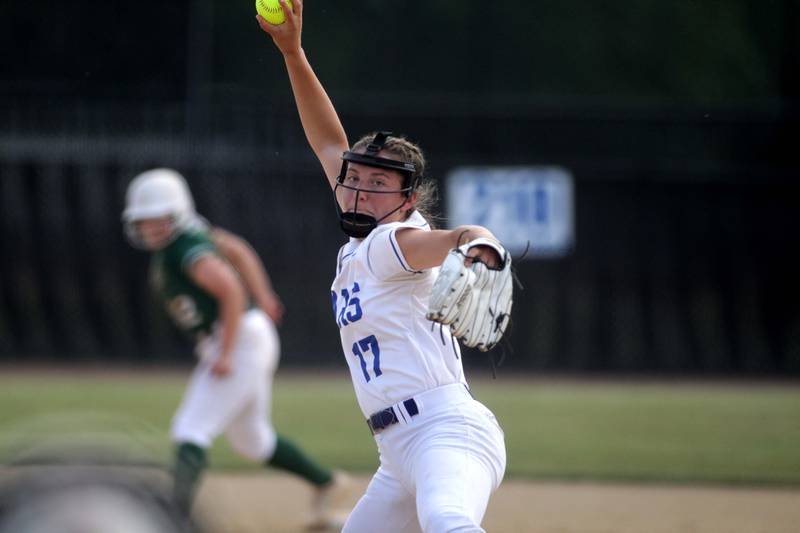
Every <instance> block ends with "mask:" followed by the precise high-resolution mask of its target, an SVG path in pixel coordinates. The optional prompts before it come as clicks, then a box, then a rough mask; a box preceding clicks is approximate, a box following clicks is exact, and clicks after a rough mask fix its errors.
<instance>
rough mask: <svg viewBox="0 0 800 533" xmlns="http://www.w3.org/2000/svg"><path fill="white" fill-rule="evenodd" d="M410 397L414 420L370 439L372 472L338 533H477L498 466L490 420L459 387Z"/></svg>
mask: <svg viewBox="0 0 800 533" xmlns="http://www.w3.org/2000/svg"><path fill="white" fill-rule="evenodd" d="M414 400H415V401H416V402H417V405H418V407H419V414H418V415H416V416H414V417H412V418H410V419H408V421H407V422H406V421H401V422H398V423H397V424H394V425H392V426H390V427H388V428H386V429H384V430H383V431H381V432H379V433H378V434H376V435H375V441H376V442H377V444H378V450H379V452H380V467H379V468H378V471H377V472H376V473H375V475H374V476H373V477H372V480H371V481H370V483H369V486H368V487H367V491H366V493H365V494H364V495H363V496H362V497H361V499H360V500H359V502H358V504H357V505H356V507H355V509H353V512H352V513H351V514H350V516H349V518H348V519H347V523H346V524H345V526H344V529H343V530H342V531H343V532H344V533H367V532H375V531H381V532H385V533H394V532H420V531H423V532H425V533H444V532H458V533H466V532H470V533H472V532H480V531H483V529H482V528H481V526H480V523H481V521H482V520H483V515H484V513H485V512H486V506H487V505H488V503H489V496H490V495H491V494H492V492H494V490H495V489H497V487H498V486H499V485H500V482H501V481H502V479H503V474H504V472H505V467H506V451H505V442H504V438H503V432H502V430H501V429H500V426H499V425H498V423H497V420H496V419H495V417H494V415H493V414H492V413H491V411H489V409H487V408H486V407H485V406H484V405H483V404H481V403H480V402H477V401H475V400H474V399H473V398H472V397H471V396H470V394H469V392H467V390H466V388H465V387H464V386H463V385H461V384H454V385H447V386H444V387H439V388H437V389H433V390H430V391H426V392H425V393H422V394H420V395H417V396H414ZM401 418H403V417H401Z"/></svg>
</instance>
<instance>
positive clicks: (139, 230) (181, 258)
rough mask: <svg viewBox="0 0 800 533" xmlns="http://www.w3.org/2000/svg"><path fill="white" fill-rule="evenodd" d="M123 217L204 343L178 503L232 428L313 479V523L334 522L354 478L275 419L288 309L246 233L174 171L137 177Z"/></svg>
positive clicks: (258, 451)
mask: <svg viewBox="0 0 800 533" xmlns="http://www.w3.org/2000/svg"><path fill="white" fill-rule="evenodd" d="M122 219H123V222H124V226H125V233H126V235H127V237H128V239H129V241H130V242H131V244H132V245H134V246H136V247H137V248H143V249H146V250H149V251H151V252H152V254H153V255H152V261H151V271H150V279H151V284H152V286H153V289H154V290H155V292H156V293H157V295H158V296H159V297H160V298H161V300H163V302H164V305H165V306H166V309H167V312H168V314H169V315H170V317H171V318H172V320H173V321H174V323H175V324H176V325H177V326H178V328H180V329H181V330H182V331H183V332H184V333H186V334H188V335H189V336H190V337H191V338H192V339H194V341H195V353H196V355H197V357H198V359H199V361H198V363H197V365H196V367H195V369H194V372H193V373H192V377H191V379H190V381H189V385H188V387H187V389H186V393H185V395H184V398H183V401H182V403H181V405H180V407H179V408H178V411H177V413H176V414H175V416H174V418H173V421H172V438H173V440H174V442H175V443H176V446H177V450H176V458H175V467H174V498H175V501H176V503H177V504H178V505H179V507H180V508H181V509H182V510H183V511H184V512H186V513H187V514H188V512H189V510H190V507H191V501H192V497H193V493H194V490H195V487H196V485H197V483H198V481H199V479H200V476H201V474H202V472H203V470H204V468H205V467H206V449H207V448H208V447H209V446H210V445H211V444H212V442H213V440H214V439H215V438H216V437H217V436H218V435H219V434H221V433H224V434H225V435H226V437H227V438H228V440H229V442H230V443H231V446H232V447H233V448H234V449H235V450H236V451H237V452H238V453H239V454H241V455H242V456H243V457H245V458H247V459H250V460H252V461H257V462H260V463H262V464H264V465H265V466H270V467H275V468H279V469H283V470H286V471H289V472H292V473H294V474H296V475H298V476H300V477H301V478H303V479H305V480H306V481H308V482H309V483H311V484H312V485H313V487H315V489H316V490H315V497H314V500H313V502H312V517H311V520H310V522H309V524H308V525H309V527H310V528H318V527H327V526H328V525H330V524H331V521H333V520H335V518H334V517H333V515H331V514H330V511H331V509H330V508H329V507H330V505H329V504H330V501H331V498H332V497H333V496H334V495H339V496H341V494H340V493H341V491H342V490H343V489H344V485H345V483H346V479H345V477H344V475H343V474H340V473H333V472H331V471H329V470H328V469H326V468H323V467H321V466H319V465H317V464H316V463H315V462H314V461H313V460H311V459H310V458H309V457H308V456H307V455H305V454H304V453H303V452H302V450H300V448H298V447H297V446H296V445H294V444H293V443H292V442H291V441H289V440H288V439H286V438H285V437H283V436H281V435H280V434H278V433H276V432H275V429H274V428H273V427H272V425H271V422H270V403H271V392H272V379H273V374H274V373H275V370H276V368H277V366H278V357H279V349H280V347H279V340H278V335H277V332H276V329H275V325H274V322H275V321H277V320H280V317H281V314H282V306H281V304H280V300H279V299H278V298H277V296H275V294H274V292H273V291H272V289H271V285H270V282H269V278H268V277H267V275H266V271H265V270H264V268H263V264H262V263H261V261H260V259H259V258H258V256H257V255H256V253H255V252H254V251H253V249H252V248H251V247H250V246H249V245H248V244H247V242H246V241H244V240H243V239H241V238H239V237H238V236H236V235H233V234H232V233H229V232H226V231H224V230H221V229H218V228H216V229H209V228H208V224H207V223H206V222H205V220H204V219H202V218H201V217H199V216H198V215H197V213H196V212H195V208H194V202H193V200H192V196H191V193H190V191H189V188H188V185H187V184H186V181H185V180H184V178H183V177H182V176H181V175H180V174H178V173H177V172H175V171H173V170H170V169H164V168H159V169H154V170H150V171H148V172H144V173H143V174H140V175H139V176H137V177H136V178H134V180H133V181H132V182H131V183H130V185H129V187H128V191H127V195H126V206H125V210H124V212H123V215H122ZM256 303H257V304H258V305H255V304H256Z"/></svg>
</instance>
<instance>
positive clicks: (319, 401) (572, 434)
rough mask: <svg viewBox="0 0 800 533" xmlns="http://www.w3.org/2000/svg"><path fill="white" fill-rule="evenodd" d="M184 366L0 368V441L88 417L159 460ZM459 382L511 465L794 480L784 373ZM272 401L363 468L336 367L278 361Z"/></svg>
mask: <svg viewBox="0 0 800 533" xmlns="http://www.w3.org/2000/svg"><path fill="white" fill-rule="evenodd" d="M185 379H186V377H185V376H183V375H178V374H175V373H170V374H167V375H156V374H153V375H152V376H147V375H142V374H140V373H139V374H134V375H130V376H126V375H124V374H121V373H112V374H109V375H103V376H101V375H97V374H87V375H86V376H83V377H81V376H80V375H79V374H77V373H70V374H66V375H59V374H55V373H43V374H36V373H33V372H30V371H29V372H25V373H17V372H8V371H5V372H3V374H2V375H0V451H1V450H4V449H5V450H6V451H5V453H6V454H8V453H9V452H8V449H9V448H13V447H14V443H15V442H21V437H20V435H27V436H26V437H25V438H27V439H28V440H29V441H36V440H44V439H48V438H50V437H49V436H48V435H49V434H50V433H52V434H57V433H59V432H74V433H81V432H84V431H90V429H88V428H86V429H84V428H83V426H82V424H86V425H87V426H89V425H91V426H92V428H93V429H94V430H97V429H103V430H106V431H112V432H115V433H116V434H118V435H120V436H121V437H122V438H123V440H125V439H128V440H131V441H137V439H138V440H140V441H141V442H140V444H146V446H148V447H149V449H150V450H151V453H152V454H154V455H156V456H157V457H158V459H159V460H163V461H165V462H166V461H168V460H169V455H170V444H169V441H168V438H167V431H168V427H169V421H170V418H171V416H172V413H173V411H174V409H175V407H176V406H177V404H178V402H179V400H180V396H181V393H182V388H183V385H184V382H185ZM472 389H473V392H474V393H475V395H476V397H477V398H478V399H480V400H481V401H483V402H484V403H485V404H486V405H488V406H489V407H490V408H491V409H492V410H493V411H494V412H495V414H496V415H497V417H498V419H499V420H500V423H501V424H502V426H503V429H504V431H505V434H506V445H507V449H508V470H507V476H508V477H511V478H528V479H542V478H548V479H587V480H601V481H620V480H625V481H643V482H686V483H731V484H787V485H798V484H800V387H798V386H796V385H769V384H761V385H759V384H720V383H685V384H681V383H672V384H668V383H639V384H637V383H635V382H634V383H627V384H625V383H620V382H613V381H608V382H599V381H589V382H581V381H557V380H550V381H548V380H543V379H537V380H531V381H525V380H522V379H520V378H512V379H509V378H507V377H505V378H504V377H503V376H500V377H499V378H498V379H497V380H491V379H476V380H473V381H472ZM78 414H82V415H83V416H82V417H78V416H76V415H78ZM89 414H92V416H93V417H94V421H93V422H88V421H87V417H88V415H89ZM273 414H274V422H275V425H276V427H277V428H278V429H279V431H280V432H281V433H283V434H285V435H287V436H289V437H290V438H292V439H293V440H295V441H296V442H297V443H299V444H300V445H301V446H302V447H304V448H305V449H306V450H308V451H309V452H310V453H312V454H313V455H314V456H316V457H318V458H319V459H320V460H321V461H323V462H325V463H326V464H330V465H336V466H338V467H342V468H346V469H349V470H353V471H357V472H363V473H368V472H371V471H373V470H374V468H375V467H376V465H377V454H376V451H375V446H374V443H373V441H372V438H371V437H370V435H369V432H368V430H367V428H366V425H365V424H364V421H363V420H362V419H361V416H360V414H359V410H358V408H357V406H356V402H355V397H354V394H353V391H352V387H351V385H350V383H349V381H347V380H346V378H345V377H344V376H343V375H337V374H331V375H325V376H309V377H304V376H297V375H293V374H283V373H279V374H278V376H277V380H276V387H275V392H274V400H273ZM89 418H91V417H89ZM98 426H102V427H100V428H98ZM43 431H44V432H45V433H43ZM142 435H144V437H143V436H142ZM22 440H24V439H22ZM211 462H212V466H213V467H214V468H244V467H247V466H249V465H248V463H246V462H245V461H243V460H241V459H239V458H238V457H237V456H235V455H234V454H233V453H232V452H231V450H230V449H229V448H228V446H227V444H226V443H225V442H224V439H219V441H218V442H217V443H216V444H215V446H214V449H213V450H212V453H211Z"/></svg>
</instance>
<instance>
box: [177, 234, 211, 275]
mask: <svg viewBox="0 0 800 533" xmlns="http://www.w3.org/2000/svg"><path fill="white" fill-rule="evenodd" d="M170 248H171V249H170V252H171V253H170V254H169V260H170V262H171V263H172V264H173V265H174V266H175V267H177V268H179V269H180V270H182V271H184V272H188V270H189V267H191V266H192V264H194V262H195V261H197V260H198V259H200V258H201V257H204V256H206V255H209V254H216V253H217V252H216V248H215V247H214V244H213V243H212V242H211V240H210V239H209V238H208V237H207V236H206V235H204V234H202V233H184V234H183V235H181V236H180V237H178V239H177V240H176V242H175V243H173V246H171V247H170Z"/></svg>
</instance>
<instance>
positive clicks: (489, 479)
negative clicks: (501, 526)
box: [258, 0, 512, 533]
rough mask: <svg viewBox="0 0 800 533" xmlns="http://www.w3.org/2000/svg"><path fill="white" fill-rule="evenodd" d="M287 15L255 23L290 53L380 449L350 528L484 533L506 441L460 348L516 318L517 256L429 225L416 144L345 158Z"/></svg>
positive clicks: (489, 338) (387, 140)
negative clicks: (324, 188) (331, 206)
mask: <svg viewBox="0 0 800 533" xmlns="http://www.w3.org/2000/svg"><path fill="white" fill-rule="evenodd" d="M281 5H282V7H283V9H284V12H285V14H286V22H285V23H284V24H281V25H280V26H273V25H270V24H269V23H267V22H266V21H265V20H264V19H262V18H260V17H258V22H259V25H260V26H261V28H262V29H263V30H264V31H265V32H266V33H268V34H269V35H270V36H271V37H272V39H273V41H274V43H275V45H276V46H277V47H278V49H279V50H280V51H281V53H282V54H283V59H284V61H285V64H286V67H287V70H288V74H289V79H290V81H291V85H292V90H293V93H294V97H295V100H296V103H297V108H298V111H299V113H300V118H301V122H302V124H303V128H304V130H305V133H306V137H307V138H308V141H309V143H310V145H311V147H312V149H313V150H314V152H315V154H316V155H317V158H318V159H319V161H320V163H321V164H322V167H323V169H324V171H325V174H326V176H327V177H328V182H329V183H330V186H331V187H332V189H333V192H334V195H335V198H336V203H337V206H338V209H339V223H340V226H341V229H342V230H343V231H344V233H345V234H346V235H347V236H348V237H349V241H348V242H347V243H346V244H345V245H344V246H342V248H341V249H340V250H339V254H338V257H337V258H336V276H335V279H334V281H333V285H332V287H331V299H332V307H333V313H334V319H335V321H336V324H337V326H338V327H339V331H340V335H341V341H342V349H343V350H344V355H345V358H346V360H347V364H348V366H349V369H350V375H351V378H352V381H353V386H354V388H355V392H356V397H357V399H358V403H359V406H360V407H361V411H362V413H363V415H364V417H365V419H366V422H367V426H368V428H369V430H370V431H371V432H372V434H373V436H374V439H375V442H376V444H377V447H378V451H379V453H380V466H379V468H378V470H377V472H376V473H375V474H374V476H373V478H372V480H371V482H370V484H369V486H368V488H367V491H366V493H365V494H364V495H363V496H362V497H361V499H360V500H359V502H358V504H357V505H356V507H355V509H354V510H353V511H352V513H351V514H350V516H349V518H348V520H347V523H346V524H345V527H344V531H346V532H364V533H366V532H375V531H381V532H399V531H420V530H421V531H425V532H445V531H458V532H474V531H483V530H482V529H481V526H480V524H481V521H482V519H483V515H484V513H485V511H486V506H487V504H488V501H489V497H490V495H491V493H492V492H493V491H494V490H495V489H497V487H498V486H499V484H500V482H501V480H502V478H503V474H504V472H505V466H506V453H505V444H504V439H503V432H502V431H501V429H500V426H499V425H498V423H497V421H496V420H495V417H494V416H493V415H492V413H491V412H490V411H489V410H488V409H487V408H486V407H485V406H483V405H482V404H481V403H479V402H478V401H476V400H475V399H474V398H473V397H472V395H471V393H470V391H469V388H468V385H467V381H466V379H465V377H464V371H463V368H462V362H461V352H460V348H459V345H458V343H457V342H456V340H455V339H456V338H460V339H461V340H462V342H464V344H466V345H468V346H476V347H478V348H480V349H483V350H487V349H489V348H491V347H492V346H494V345H495V344H496V343H497V342H498V341H499V340H500V337H501V336H502V334H503V331H504V330H505V327H506V325H507V323H508V315H509V313H510V310H511V287H512V277H511V273H510V263H511V260H510V257H509V255H508V253H507V252H506V251H505V250H504V249H503V247H502V246H501V245H500V244H499V243H498V242H497V240H496V239H495V238H494V237H493V235H492V234H491V233H490V232H489V231H488V230H487V229H485V228H483V227H479V226H463V227H460V228H456V229H455V230H452V231H445V230H433V229H431V227H430V225H429V224H428V222H427V220H426V219H425V217H424V216H423V215H422V214H421V212H420V211H421V209H420V208H421V206H422V205H423V204H425V203H426V202H427V201H428V200H430V193H431V187H432V185H431V184H429V183H426V180H425V179H424V172H425V160H424V157H423V154H422V152H421V150H420V149H419V147H418V146H417V145H415V144H414V143H412V142H410V141H408V140H407V139H405V138H403V137H399V136H393V135H391V134H389V133H387V132H380V133H377V134H370V135H367V136H365V137H363V138H362V139H361V140H359V141H358V142H356V143H355V144H354V145H353V147H352V148H349V146H348V142H347V137H346V134H345V132H344V129H343V127H342V125H341V122H340V120H339V118H338V116H337V113H336V111H335V109H334V107H333V105H332V103H331V101H330V99H329V98H328V96H327V94H326V93H325V90H324V89H323V87H322V85H321V84H320V82H319V80H318V79H317V77H316V75H315V73H314V71H313V70H312V68H311V66H310V64H309V63H308V60H307V59H306V57H305V53H304V51H303V48H302V46H301V26H302V22H303V2H302V1H300V0H295V1H294V11H292V9H290V8H288V7H287V5H286V3H285V2H284V1H283V0H282V1H281ZM389 61H390V62H391V59H390V60H389ZM443 263H444V264H443ZM440 267H441V268H440ZM444 325H448V326H449V327H448V328H445V327H444Z"/></svg>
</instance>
